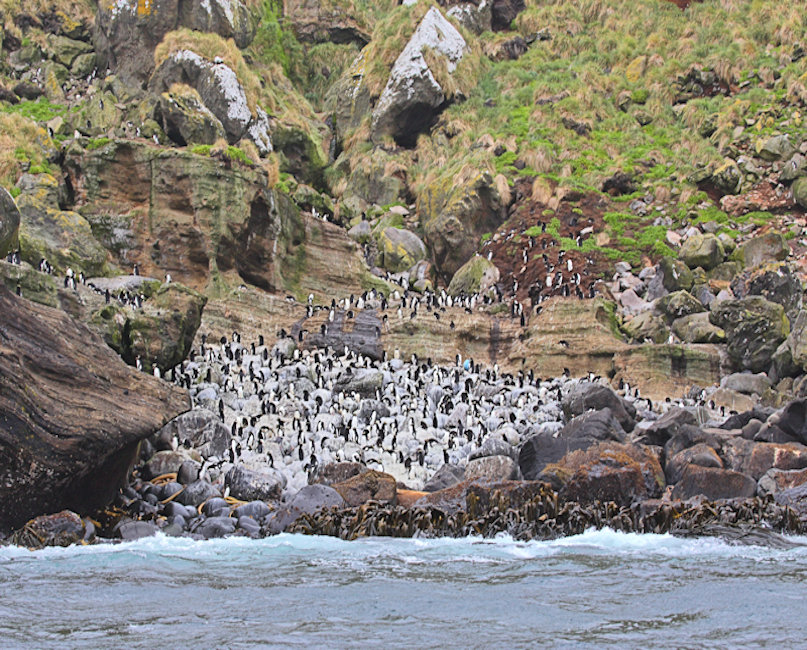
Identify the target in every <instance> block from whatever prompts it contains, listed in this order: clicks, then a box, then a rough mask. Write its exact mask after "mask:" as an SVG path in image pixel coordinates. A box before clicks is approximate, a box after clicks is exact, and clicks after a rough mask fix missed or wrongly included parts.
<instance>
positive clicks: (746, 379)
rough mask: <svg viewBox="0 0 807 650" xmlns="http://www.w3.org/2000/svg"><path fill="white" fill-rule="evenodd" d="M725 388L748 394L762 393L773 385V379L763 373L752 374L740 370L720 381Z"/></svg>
mask: <svg viewBox="0 0 807 650" xmlns="http://www.w3.org/2000/svg"><path fill="white" fill-rule="evenodd" d="M720 385H721V386H722V387H723V388H728V389H729V390H734V391H737V392H738V393H744V394H746V395H754V394H756V395H762V394H764V393H765V391H767V390H769V389H770V387H771V380H770V379H768V376H767V375H766V374H765V373H763V372H760V373H757V374H752V373H748V372H738V373H734V374H733V375H727V376H726V377H723V379H722V380H721V381H720Z"/></svg>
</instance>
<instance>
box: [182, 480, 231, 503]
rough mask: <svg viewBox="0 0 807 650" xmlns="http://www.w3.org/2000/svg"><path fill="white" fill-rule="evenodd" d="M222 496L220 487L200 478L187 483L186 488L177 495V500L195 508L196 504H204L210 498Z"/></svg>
mask: <svg viewBox="0 0 807 650" xmlns="http://www.w3.org/2000/svg"><path fill="white" fill-rule="evenodd" d="M220 496H221V492H219V491H218V489H216V488H215V487H213V486H212V485H211V484H210V483H209V482H208V481H205V480H204V479H199V480H198V481H194V482H193V483H189V484H188V485H186V486H185V489H184V490H182V492H180V493H179V495H177V498H176V500H177V501H178V502H179V503H181V504H182V505H184V506H193V507H194V508H195V507H196V506H200V505H202V504H203V503H204V502H205V501H207V500H208V499H213V498H214V497H220Z"/></svg>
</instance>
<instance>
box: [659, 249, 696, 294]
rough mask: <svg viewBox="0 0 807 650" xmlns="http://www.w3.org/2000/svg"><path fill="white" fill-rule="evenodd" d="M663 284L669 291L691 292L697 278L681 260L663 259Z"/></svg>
mask: <svg viewBox="0 0 807 650" xmlns="http://www.w3.org/2000/svg"><path fill="white" fill-rule="evenodd" d="M659 270H660V271H661V274H662V280H661V282H662V284H663V285H664V288H665V289H666V290H667V291H681V290H684V291H689V290H690V289H691V288H692V285H693V284H694V282H695V276H694V275H693V274H692V271H690V270H689V267H688V266H687V265H686V264H684V263H683V262H682V261H680V260H675V259H673V258H671V257H662V258H661V260H659Z"/></svg>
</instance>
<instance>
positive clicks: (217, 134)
mask: <svg viewBox="0 0 807 650" xmlns="http://www.w3.org/2000/svg"><path fill="white" fill-rule="evenodd" d="M154 119H156V120H157V122H158V123H159V124H160V126H161V127H162V129H163V131H165V135H167V136H168V137H169V138H170V139H171V141H172V142H174V143H175V144H177V145H179V146H180V147H184V146H186V145H189V144H213V143H214V142H216V140H218V139H220V138H224V135H225V134H224V127H223V126H222V124H221V122H220V121H219V119H218V118H217V117H216V116H215V115H213V113H211V112H210V110H209V109H208V108H207V107H206V106H205V105H204V103H202V98H201V97H200V96H199V93H198V92H196V90H195V89H194V88H189V87H187V86H180V85H175V86H174V87H173V88H172V90H171V91H169V92H165V93H162V94H161V95H160V99H159V101H158V102H157V106H156V108H155V116H154Z"/></svg>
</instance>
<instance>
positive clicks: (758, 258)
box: [734, 230, 790, 269]
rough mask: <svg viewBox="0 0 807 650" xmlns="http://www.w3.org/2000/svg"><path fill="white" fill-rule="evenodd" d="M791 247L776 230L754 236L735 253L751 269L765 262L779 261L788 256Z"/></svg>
mask: <svg viewBox="0 0 807 650" xmlns="http://www.w3.org/2000/svg"><path fill="white" fill-rule="evenodd" d="M789 254H790V247H789V246H788V245H787V241H786V240H785V238H784V236H783V235H782V234H781V233H779V232H776V231H774V230H770V231H768V232H766V233H765V234H764V235H759V236H758V237H753V238H752V239H749V240H748V241H747V242H746V243H745V244H743V245H742V246H740V247H739V248H738V249H737V250H736V251H735V253H734V255H735V256H736V257H737V258H738V259H739V260H740V261H741V262H743V264H744V265H745V268H747V269H750V268H754V267H755V266H759V265H760V264H762V263H764V262H777V261H782V260H784V259H786V258H787V256H788V255H789Z"/></svg>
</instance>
